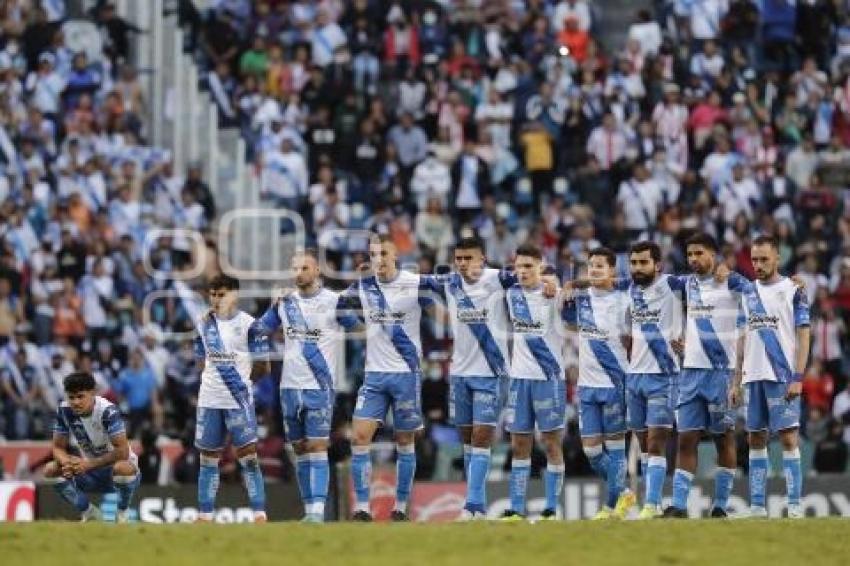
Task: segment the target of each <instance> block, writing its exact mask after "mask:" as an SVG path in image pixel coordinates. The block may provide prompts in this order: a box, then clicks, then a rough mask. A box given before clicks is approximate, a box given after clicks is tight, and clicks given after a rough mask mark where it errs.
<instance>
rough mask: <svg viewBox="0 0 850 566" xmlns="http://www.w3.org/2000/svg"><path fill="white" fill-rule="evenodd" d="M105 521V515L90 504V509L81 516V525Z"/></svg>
mask: <svg viewBox="0 0 850 566" xmlns="http://www.w3.org/2000/svg"><path fill="white" fill-rule="evenodd" d="M102 520H103V513H101V512H100V509H98V508H97V506H96V505H92V504H91V503H89V508H88V509H86V510H85V511H83V514H82V515H81V516H80V522H81V523H88V522H90V521H91V522H98V521H102Z"/></svg>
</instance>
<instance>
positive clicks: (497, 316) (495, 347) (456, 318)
mask: <svg viewBox="0 0 850 566" xmlns="http://www.w3.org/2000/svg"><path fill="white" fill-rule="evenodd" d="M435 281H436V282H437V284H438V285H439V288H438V290H439V292H440V294H444V295H445V300H446V305H447V308H448V311H449V316H450V318H451V328H452V336H453V339H454V346H453V349H452V361H451V368H450V370H449V373H450V374H451V375H453V376H462V377H507V376H508V337H509V336H510V329H509V328H508V316H507V308H506V306H505V288H507V287H510V286H511V285H513V284H514V283H516V278H515V277H514V276H513V274H510V273H508V272H505V271H500V270H498V269H484V270H483V271H482V272H481V276H480V277H479V278H478V280H477V281H475V282H474V283H469V282H468V281H466V280H464V278H463V277H462V276H461V275H460V274H459V273H452V274H449V275H446V276H439V277H437V278H435Z"/></svg>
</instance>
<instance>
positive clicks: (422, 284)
mask: <svg viewBox="0 0 850 566" xmlns="http://www.w3.org/2000/svg"><path fill="white" fill-rule="evenodd" d="M436 288H437V282H436V281H435V280H434V278H433V277H431V276H430V275H420V276H419V306H420V307H421V308H423V309H427V308H430V307H433V306H434V304H435V303H436V301H435V300H434V296H435V295H438V294H439V293H438V292H437V290H436Z"/></svg>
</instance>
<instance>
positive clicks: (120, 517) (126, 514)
mask: <svg viewBox="0 0 850 566" xmlns="http://www.w3.org/2000/svg"><path fill="white" fill-rule="evenodd" d="M115 522H116V523H118V524H119V525H126V524H127V523H129V522H130V511H128V510H127V509H124V510H123V511H118V513H116V514H115Z"/></svg>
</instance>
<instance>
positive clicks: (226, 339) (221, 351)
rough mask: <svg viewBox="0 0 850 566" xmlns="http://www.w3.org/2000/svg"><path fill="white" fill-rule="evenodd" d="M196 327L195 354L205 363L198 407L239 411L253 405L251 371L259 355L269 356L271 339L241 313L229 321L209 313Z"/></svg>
mask: <svg viewBox="0 0 850 566" xmlns="http://www.w3.org/2000/svg"><path fill="white" fill-rule="evenodd" d="M197 324H198V327H197V331H198V336H197V337H196V338H195V355H196V356H197V357H198V358H201V359H204V360H205V364H204V371H203V372H202V373H201V390H200V392H199V393H198V407H204V408H207V409H238V408H240V407H246V406H248V405H249V404H250V403H253V392H252V387H253V386H252V383H251V368H252V365H253V362H254V360H255V359H256V358H257V356H265V355H266V354H268V351H269V339H268V336H266V335H265V334H264V333H263V332H262V331H261V330H260V329H259V328H257V327H255V326H254V317H252V316H251V315H249V314H248V313H246V312H242V311H237V312H236V314H234V315H233V316H232V317H231V318H229V319H226V320H225V319H221V318H219V317H218V316H216V315H215V314H209V315H207V316H205V317H203V318H202V319H201V320H200V321H198V323H197Z"/></svg>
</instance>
